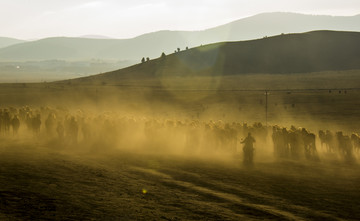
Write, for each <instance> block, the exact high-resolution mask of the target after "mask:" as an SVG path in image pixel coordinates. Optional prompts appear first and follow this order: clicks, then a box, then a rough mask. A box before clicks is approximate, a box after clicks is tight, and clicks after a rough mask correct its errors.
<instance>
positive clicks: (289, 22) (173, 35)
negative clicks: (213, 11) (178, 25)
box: [0, 13, 360, 61]
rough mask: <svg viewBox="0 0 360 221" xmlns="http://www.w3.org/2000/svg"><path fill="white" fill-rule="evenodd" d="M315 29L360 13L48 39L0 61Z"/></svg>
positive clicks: (80, 56) (148, 49)
mask: <svg viewBox="0 0 360 221" xmlns="http://www.w3.org/2000/svg"><path fill="white" fill-rule="evenodd" d="M313 30H337V31H360V16H347V17H343V16H318V15H317V16H315V15H303V14H295V13H264V14H259V15H255V16H252V17H248V18H243V19H240V20H237V21H234V22H231V23H228V24H225V25H221V26H218V27H215V28H211V29H207V30H203V31H158V32H153V33H148V34H144V35H141V36H138V37H136V38H132V39H88V38H65V37H58V38H47V39H42V40H38V41H32V42H27V43H24V44H18V45H13V46H10V47H7V48H2V49H0V61H27V60H32V61H33V60H51V59H58V60H68V61H69V60H88V59H101V60H104V59H109V60H117V61H118V60H134V61H139V60H140V59H141V58H142V57H150V58H155V57H157V56H158V55H159V54H161V53H162V52H165V53H166V54H169V53H172V52H174V50H175V49H176V48H181V49H184V48H185V47H197V46H200V45H205V44H211V43H216V42H224V41H240V40H250V39H258V38H262V37H264V36H273V35H279V34H281V33H302V32H308V31H313Z"/></svg>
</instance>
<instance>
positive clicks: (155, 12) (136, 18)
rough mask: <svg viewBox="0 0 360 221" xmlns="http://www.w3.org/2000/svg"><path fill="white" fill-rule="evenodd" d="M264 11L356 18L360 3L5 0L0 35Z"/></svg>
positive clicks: (187, 21)
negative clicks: (353, 16) (354, 16)
mask: <svg viewBox="0 0 360 221" xmlns="http://www.w3.org/2000/svg"><path fill="white" fill-rule="evenodd" d="M263 12H296V13H304V14H315V15H336V16H352V15H356V14H359V13H360V1H358V0H343V1H338V0H291V1H290V0H272V1H268V0H222V1H219V0H216V1H215V0H206V1H205V0H197V1H193V0H171V1H169V0H102V1H101V0H98V1H97V0H60V1H58V0H51V1H49V0H32V1H29V0H1V3H0V27H1V29H0V36H5V37H13V38H18V39H24V40H30V39H39V38H45V37H54V36H69V37H78V36H84V35H101V36H108V37H111V38H131V37H135V36H138V35H141V34H144V33H148V32H153V31H158V30H203V29H207V28H211V27H214V26H217V25H221V24H225V23H228V22H231V21H234V20H237V19H240V18H244V17H249V16H252V15H256V14H259V13H263Z"/></svg>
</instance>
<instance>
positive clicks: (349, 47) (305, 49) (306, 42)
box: [72, 31, 360, 83]
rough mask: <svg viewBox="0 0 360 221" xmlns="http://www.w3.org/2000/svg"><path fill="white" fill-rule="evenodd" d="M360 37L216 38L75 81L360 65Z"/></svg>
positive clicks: (300, 70)
mask: <svg viewBox="0 0 360 221" xmlns="http://www.w3.org/2000/svg"><path fill="white" fill-rule="evenodd" d="M359 42H360V33H359V32H335V31H314V32H307V33H302V34H283V35H278V36H274V37H267V38H263V39H258V40H251V41H238V42H224V43H216V44H210V45H205V46H200V47H197V48H193V49H189V50H185V51H181V52H177V53H174V54H171V55H168V56H165V57H160V58H158V59H155V60H151V61H148V62H145V63H142V64H138V65H134V66H131V67H128V68H124V69H121V70H117V71H113V72H109V73H104V74H100V75H95V76H91V77H85V78H79V79H77V80H72V81H76V82H79V83H80V82H90V81H102V82H108V83H119V82H121V81H123V80H124V79H133V80H135V81H136V80H139V81H140V79H151V78H153V79H159V78H166V77H187V76H226V75H241V74H249V73H269V74H279V73H283V74H291V73H309V72H320V71H341V70H355V69H360V44H359Z"/></svg>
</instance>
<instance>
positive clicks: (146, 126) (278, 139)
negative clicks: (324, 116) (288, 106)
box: [0, 106, 360, 160]
mask: <svg viewBox="0 0 360 221" xmlns="http://www.w3.org/2000/svg"><path fill="white" fill-rule="evenodd" d="M249 133H250V134H251V135H252V136H253V137H254V138H255V147H260V146H272V148H273V153H274V156H275V157H276V158H289V159H293V160H300V159H308V160H319V154H318V149H317V145H316V144H317V143H318V144H319V145H320V146H321V148H322V151H324V152H327V153H336V154H340V155H341V156H343V157H344V159H346V160H351V159H354V156H355V154H356V153H358V152H359V150H360V137H359V135H357V134H356V133H353V134H351V135H350V136H348V135H345V134H344V133H343V132H341V131H338V132H335V133H334V132H332V131H330V130H326V131H323V130H320V131H319V133H318V135H316V134H314V133H311V132H310V131H308V130H307V129H305V128H296V127H295V126H291V127H290V128H285V127H280V126H277V125H275V126H265V125H263V124H261V123H258V122H257V123H254V124H252V125H248V124H247V123H239V122H232V123H230V122H223V121H221V120H218V121H213V120H210V121H206V122H204V121H199V120H177V119H164V118H155V117H135V116H124V114H119V113H117V112H103V113H92V112H91V111H88V112H87V111H86V110H77V111H69V110H67V109H64V108H50V107H41V108H31V107H29V106H24V107H21V108H13V107H8V108H3V109H0V134H1V135H2V136H6V135H7V136H12V137H19V138H21V137H24V136H27V137H35V138H36V139H53V140H55V141H57V142H58V143H61V144H64V145H66V144H75V145H76V144H79V143H84V144H91V145H93V146H97V148H99V149H101V148H105V147H109V146H114V145H116V146H127V147H134V146H142V147H148V148H149V150H150V149H151V148H155V149H156V148H158V149H161V148H162V149H168V150H169V149H176V150H182V151H186V152H190V153H202V152H216V151H224V152H228V153H234V154H236V153H241V152H242V144H241V141H242V139H244V138H245V137H246V136H247V135H248V134H249Z"/></svg>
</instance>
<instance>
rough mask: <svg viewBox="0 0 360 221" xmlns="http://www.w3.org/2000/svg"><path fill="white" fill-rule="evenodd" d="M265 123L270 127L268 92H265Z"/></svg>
mask: <svg viewBox="0 0 360 221" xmlns="http://www.w3.org/2000/svg"><path fill="white" fill-rule="evenodd" d="M265 123H266V127H267V125H268V91H267V90H266V91H265Z"/></svg>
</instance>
